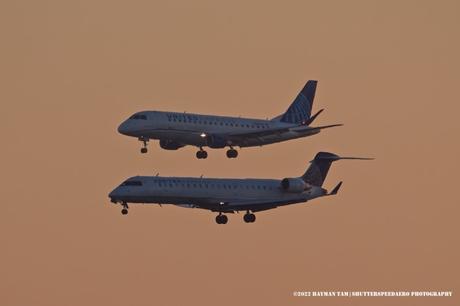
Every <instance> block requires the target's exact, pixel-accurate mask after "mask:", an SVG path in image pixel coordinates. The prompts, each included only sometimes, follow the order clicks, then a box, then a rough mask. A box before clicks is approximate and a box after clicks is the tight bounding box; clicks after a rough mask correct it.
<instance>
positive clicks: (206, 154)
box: [196, 147, 208, 159]
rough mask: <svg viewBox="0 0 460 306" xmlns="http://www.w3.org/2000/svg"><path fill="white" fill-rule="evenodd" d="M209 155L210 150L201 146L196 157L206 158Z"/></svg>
mask: <svg viewBox="0 0 460 306" xmlns="http://www.w3.org/2000/svg"><path fill="white" fill-rule="evenodd" d="M207 157H208V152H206V151H205V150H203V148H201V147H200V151H198V152H196V158H198V159H205V158H207Z"/></svg>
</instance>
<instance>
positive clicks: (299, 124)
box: [118, 80, 341, 159]
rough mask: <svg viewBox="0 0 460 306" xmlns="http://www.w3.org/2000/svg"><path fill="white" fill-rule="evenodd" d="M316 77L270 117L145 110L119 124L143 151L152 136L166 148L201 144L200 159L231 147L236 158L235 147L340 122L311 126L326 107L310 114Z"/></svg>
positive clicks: (289, 136) (293, 136)
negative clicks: (210, 149)
mask: <svg viewBox="0 0 460 306" xmlns="http://www.w3.org/2000/svg"><path fill="white" fill-rule="evenodd" d="M316 84H317V81H312V80H310V81H308V82H307V84H306V85H305V86H304V88H303V89H302V91H301V92H300V93H299V94H298V96H297V97H296V98H295V100H294V102H292V104H291V106H289V108H288V109H287V111H286V112H285V113H284V114H282V115H279V116H277V117H275V118H273V119H271V120H268V119H267V120H261V119H250V118H240V117H224V116H213V115H199V114H191V113H177V112H162V111H142V112H138V113H135V114H133V115H132V116H131V117H129V118H128V119H127V120H125V121H124V122H123V123H122V124H121V125H120V126H119V127H118V132H120V133H121V134H124V135H127V136H131V137H136V138H137V139H138V140H139V141H141V142H142V143H143V147H142V148H141V153H147V144H148V142H149V140H151V139H155V140H159V142H160V147H161V148H163V149H165V150H177V149H179V148H181V147H184V146H187V145H191V146H195V147H197V148H199V151H198V152H197V153H196V157H197V158H198V159H204V158H207V157H208V153H207V152H206V151H205V150H204V149H203V148H204V147H209V148H213V149H222V148H225V147H228V148H229V150H228V151H227V157H228V158H236V157H237V156H238V151H237V150H235V147H240V148H243V147H253V146H263V145H267V144H272V143H277V142H282V141H286V140H291V139H296V138H301V137H307V136H311V135H314V134H318V133H319V132H320V131H321V130H322V129H326V128H331V127H335V126H340V125H341V124H332V125H325V126H317V127H311V126H310V124H311V123H312V122H313V121H314V120H315V119H316V118H317V117H318V115H319V114H320V113H321V112H322V111H323V109H321V110H319V111H318V112H317V113H316V114H314V115H313V116H311V110H312V106H313V99H314V97H315V92H316Z"/></svg>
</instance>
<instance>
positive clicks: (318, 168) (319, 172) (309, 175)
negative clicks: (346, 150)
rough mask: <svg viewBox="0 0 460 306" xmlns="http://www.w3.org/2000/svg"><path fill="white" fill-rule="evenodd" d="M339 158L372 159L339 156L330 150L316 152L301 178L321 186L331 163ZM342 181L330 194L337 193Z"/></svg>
mask: <svg viewBox="0 0 460 306" xmlns="http://www.w3.org/2000/svg"><path fill="white" fill-rule="evenodd" d="M341 159H360V160H372V159H373V158H367V157H341V156H338V155H336V154H334V153H330V152H318V153H317V154H316V155H315V158H314V159H313V160H312V161H310V162H311V165H310V167H308V169H307V171H306V172H305V173H304V175H302V179H303V180H304V181H305V182H307V183H309V184H312V185H314V186H322V185H323V183H324V180H325V179H326V176H327V173H328V171H329V168H330V167H331V164H332V163H333V162H335V161H337V160H341ZM341 184H342V183H339V185H337V187H335V188H334V190H332V192H331V194H335V193H337V191H338V190H339V188H340V186H341Z"/></svg>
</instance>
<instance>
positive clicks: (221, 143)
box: [206, 135, 228, 149]
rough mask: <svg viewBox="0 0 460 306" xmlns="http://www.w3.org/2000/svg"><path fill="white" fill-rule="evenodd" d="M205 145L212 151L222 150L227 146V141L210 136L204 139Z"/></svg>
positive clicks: (219, 137)
mask: <svg viewBox="0 0 460 306" xmlns="http://www.w3.org/2000/svg"><path fill="white" fill-rule="evenodd" d="M206 141H207V145H208V146H209V147H210V148H213V149H222V148H225V147H226V146H227V145H228V144H227V140H226V139H225V138H224V137H221V136H218V135H211V136H208V137H207V138H206Z"/></svg>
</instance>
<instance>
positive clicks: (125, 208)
mask: <svg viewBox="0 0 460 306" xmlns="http://www.w3.org/2000/svg"><path fill="white" fill-rule="evenodd" d="M121 206H122V207H123V209H122V210H121V214H122V215H127V214H128V208H129V207H128V203H124V202H123V203H121Z"/></svg>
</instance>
